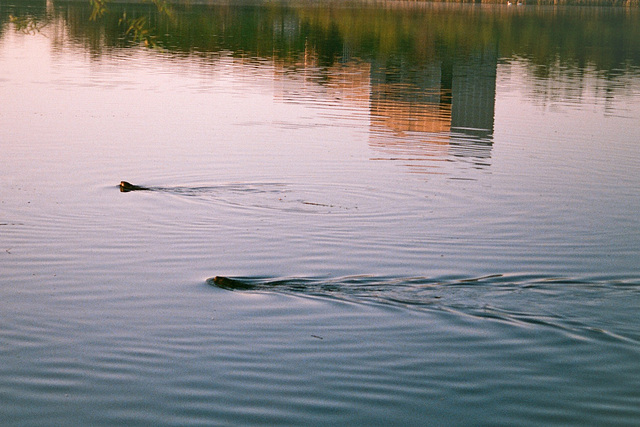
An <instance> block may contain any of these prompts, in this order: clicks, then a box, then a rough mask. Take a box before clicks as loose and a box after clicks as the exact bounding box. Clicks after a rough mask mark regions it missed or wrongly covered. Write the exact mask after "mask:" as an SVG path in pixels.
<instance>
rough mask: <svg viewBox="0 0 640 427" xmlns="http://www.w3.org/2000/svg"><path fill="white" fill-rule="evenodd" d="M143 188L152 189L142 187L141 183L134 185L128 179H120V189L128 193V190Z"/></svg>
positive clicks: (145, 188)
mask: <svg viewBox="0 0 640 427" xmlns="http://www.w3.org/2000/svg"><path fill="white" fill-rule="evenodd" d="M141 190H150V188H148V187H142V186H140V185H133V184H131V183H130V182H127V181H120V191H122V192H123V193H126V192H128V191H141Z"/></svg>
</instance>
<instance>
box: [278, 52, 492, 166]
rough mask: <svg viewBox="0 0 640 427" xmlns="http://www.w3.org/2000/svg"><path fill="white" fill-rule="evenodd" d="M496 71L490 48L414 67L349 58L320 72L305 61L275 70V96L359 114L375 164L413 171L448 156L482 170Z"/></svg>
mask: <svg viewBox="0 0 640 427" xmlns="http://www.w3.org/2000/svg"><path fill="white" fill-rule="evenodd" d="M346 56H347V55H345V57H346ZM496 69H497V53H496V51H495V50H485V51H483V52H478V53H475V54H472V55H465V56H458V57H455V58H454V59H447V60H438V61H435V60H434V61H433V62H431V63H428V64H426V65H422V66H421V67H420V68H417V67H415V65H411V66H404V65H403V64H399V65H394V64H391V65H390V64H389V63H385V64H380V63H377V62H375V61H371V62H362V61H355V60H349V59H347V60H345V61H343V62H341V63H336V64H334V65H331V66H328V67H320V66H318V63H317V57H315V56H314V55H306V56H305V57H304V58H303V59H302V60H301V61H300V62H299V63H296V64H291V63H289V62H285V61H283V62H281V63H278V64H276V65H275V70H276V72H275V73H276V82H277V84H276V85H277V89H276V92H277V96H278V97H279V98H281V99H282V100H283V101H285V102H305V103H319V104H320V103H327V102H329V103H333V104H334V105H339V106H342V107H343V108H347V109H349V110H351V111H361V112H362V111H366V112H367V114H368V119H369V123H370V125H369V126H370V132H369V135H370V136H369V144H370V146H371V147H372V148H373V149H374V150H375V151H376V152H377V153H379V155H378V156H375V157H374V159H376V160H396V161H403V162H404V163H405V164H406V165H407V166H409V167H410V168H411V169H412V170H414V171H418V172H429V171H428V170H427V169H425V167H430V166H433V162H434V161H436V162H437V161H446V160H447V159H451V157H452V156H453V157H459V158H465V159H467V160H469V161H470V162H472V163H473V164H474V166H476V167H484V166H487V164H488V159H489V158H490V157H491V148H492V142H493V127H494V112H495V95H496ZM424 160H429V164H426V163H425V162H424Z"/></svg>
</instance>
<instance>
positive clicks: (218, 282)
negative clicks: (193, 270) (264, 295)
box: [207, 276, 255, 291]
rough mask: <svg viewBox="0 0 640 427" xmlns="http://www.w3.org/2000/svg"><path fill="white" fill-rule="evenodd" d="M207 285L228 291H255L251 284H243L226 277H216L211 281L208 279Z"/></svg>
mask: <svg viewBox="0 0 640 427" xmlns="http://www.w3.org/2000/svg"><path fill="white" fill-rule="evenodd" d="M207 283H208V284H209V285H212V286H217V287H219V288H222V289H227V290H230V291H234V290H242V291H247V290H251V289H255V286H254V285H252V284H251V283H247V282H243V281H241V280H237V279H230V278H228V277H224V276H216V277H212V278H210V279H207Z"/></svg>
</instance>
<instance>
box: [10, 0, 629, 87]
mask: <svg viewBox="0 0 640 427" xmlns="http://www.w3.org/2000/svg"><path fill="white" fill-rule="evenodd" d="M42 3H43V2H42V1H40V2H37V3H36V2H28V1H27V2H25V1H19V2H16V4H18V6H9V7H6V6H5V7H3V8H2V9H0V36H1V33H2V31H5V30H6V27H7V24H8V23H9V22H10V23H12V25H13V28H15V29H16V30H19V31H24V32H29V33H37V32H39V31H42V29H43V28H45V27H47V26H53V27H56V28H58V27H64V29H65V31H67V32H68V33H69V35H70V36H71V37H72V38H73V39H74V40H76V41H78V42H80V43H83V44H84V45H85V46H86V47H87V48H88V49H89V50H91V51H93V52H94V53H99V52H100V51H101V50H103V49H112V48H126V47H133V46H140V45H141V44H142V45H146V46H150V47H156V48H160V49H164V50H165V51H166V52H174V53H176V54H181V55H182V54H188V55H209V54H211V53H219V52H226V53H230V54H232V55H235V56H244V57H259V58H276V59H278V60H281V61H283V62H284V63H288V64H291V65H294V64H296V63H299V62H300V61H301V60H302V59H303V58H309V57H310V56H311V57H314V58H316V59H315V60H316V61H317V63H318V64H319V65H321V66H330V65H333V64H335V63H339V62H341V61H345V60H349V59H358V60H365V61H375V62H376V63H378V64H387V65H388V66H405V65H407V64H408V65H411V64H418V65H419V64H425V63H428V62H430V61H436V60H439V59H440V58H447V57H451V56H452V55H458V56H460V55H469V54H473V53H482V52H484V51H488V50H490V51H492V52H497V54H498V57H502V58H512V57H520V58H526V59H527V60H528V62H529V63H530V64H531V66H532V67H534V68H535V72H536V73H541V74H544V73H549V72H550V70H552V69H553V68H557V69H560V70H562V69H568V68H573V67H572V65H580V66H583V65H585V64H589V65H591V66H592V67H594V68H595V69H597V70H601V71H603V72H605V73H610V74H612V75H613V74H615V73H616V72H617V70H618V71H619V70H620V69H624V68H626V67H629V66H631V67H638V66H640V26H639V25H637V23H638V22H639V17H640V11H639V10H638V9H636V8H627V7H580V6H575V7H569V8H567V7H554V6H541V7H538V6H525V7H518V6H511V7H509V6H506V5H502V6H497V5H496V6H491V5H458V4H451V3H433V2H424V3H420V2H418V3H416V2H411V3H406V2H384V3H376V4H369V3H362V4H358V5H357V7H356V6H354V5H353V3H335V2H329V3H317V2H311V3H295V2H291V3H287V2H266V3H263V4H257V3H247V4H243V5H242V6H237V5H234V6H231V5H228V4H216V5H193V4H172V5H171V6H169V5H168V3H167V2H166V0H148V1H145V2H136V3H127V2H120V1H111V0H89V1H82V2H77V1H76V2H73V1H54V2H53V7H49V9H47V8H45V7H44V6H43V4H42ZM528 3H529V4H530V3H531V2H530V1H529V2H528ZM581 68H582V67H581Z"/></svg>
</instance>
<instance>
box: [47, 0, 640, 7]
mask: <svg viewBox="0 0 640 427" xmlns="http://www.w3.org/2000/svg"><path fill="white" fill-rule="evenodd" d="M55 2H56V3H82V2H84V3H89V0H56V1H55ZM242 2H244V3H256V2H258V0H253V1H252V0H243V1H242ZM325 2H327V3H373V4H380V5H390V4H396V5H400V4H405V5H406V4H415V3H454V4H473V3H475V4H504V5H510V4H513V5H529V6H536V5H537V6H640V0H408V1H407V0H325ZM108 3H151V2H150V1H149V0H108ZM163 3H168V4H187V5H210V4H218V3H221V0H166V1H165V2H163Z"/></svg>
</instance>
